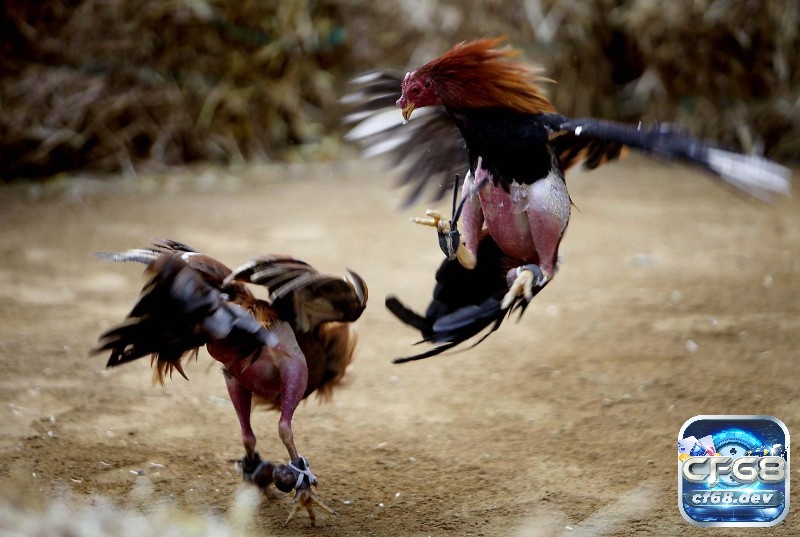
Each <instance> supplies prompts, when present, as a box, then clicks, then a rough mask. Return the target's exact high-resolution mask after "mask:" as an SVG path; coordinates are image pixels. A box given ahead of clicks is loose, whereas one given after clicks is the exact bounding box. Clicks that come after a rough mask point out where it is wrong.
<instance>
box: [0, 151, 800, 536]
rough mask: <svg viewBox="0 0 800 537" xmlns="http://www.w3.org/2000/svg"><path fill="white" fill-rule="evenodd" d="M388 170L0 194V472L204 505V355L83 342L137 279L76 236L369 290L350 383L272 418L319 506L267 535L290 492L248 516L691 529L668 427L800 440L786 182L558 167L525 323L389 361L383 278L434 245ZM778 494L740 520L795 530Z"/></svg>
mask: <svg viewBox="0 0 800 537" xmlns="http://www.w3.org/2000/svg"><path fill="white" fill-rule="evenodd" d="M392 182H393V179H392V178H391V176H389V175H388V174H386V173H385V172H384V171H382V168H381V167H380V166H378V165H377V164H375V163H363V162H358V161H352V162H344V163H333V164H320V165H314V166H278V165H275V166H258V167H248V168H244V169H241V170H238V171H231V170H217V169H200V170H192V171H186V172H180V173H175V174H172V175H170V176H164V177H161V176H155V175H154V176H148V177H139V178H138V179H137V180H134V179H124V178H118V179H113V178H112V179H109V180H105V181H96V180H90V179H78V180H75V181H67V180H66V179H64V180H60V181H54V182H51V183H49V184H46V185H27V186H26V185H13V186H4V187H2V188H0V229H1V230H2V232H0V364H1V365H2V373H3V374H2V378H0V387H1V388H0V402H1V403H2V406H0V412H1V413H2V420H1V421H0V480H2V481H1V482H0V483H2V486H3V488H4V489H6V490H9V488H10V487H23V489H22V490H33V491H35V492H36V493H37V494H38V495H40V496H42V497H44V498H45V499H47V500H50V499H53V498H56V497H59V496H61V495H63V494H64V493H65V491H71V496H72V498H73V499H74V501H78V502H82V501H83V502H88V501H90V500H89V499H90V498H92V497H93V496H95V495H99V496H103V497H106V498H109V499H110V500H112V501H113V502H115V503H117V504H119V505H122V506H125V507H128V508H131V509H138V510H142V511H149V510H153V509H156V508H158V506H160V505H164V504H175V505H177V506H179V507H181V508H184V509H187V510H189V511H191V512H196V513H214V514H218V515H220V516H225V514H226V512H227V511H228V509H229V507H230V505H231V502H232V498H233V495H234V493H235V491H236V490H237V488H238V487H239V485H240V477H239V476H238V475H237V473H236V472H235V470H234V464H233V462H232V461H233V460H234V459H237V458H239V457H240V456H241V454H242V448H241V443H240V439H239V429H238V423H237V420H236V418H235V414H234V412H233V408H232V406H231V405H230V403H229V402H228V399H227V393H226V390H225V386H224V383H223V381H222V378H221V375H220V373H219V371H218V368H217V367H216V365H215V363H214V362H213V361H212V360H211V359H210V358H209V357H208V355H207V354H205V353H204V352H203V353H201V355H200V360H199V361H198V362H197V363H190V364H189V366H188V368H187V373H188V375H189V377H190V379H191V380H190V382H186V381H184V380H183V379H181V378H177V377H176V379H174V380H173V381H172V382H169V383H168V384H167V386H166V387H164V388H162V387H160V386H153V385H152V384H151V375H150V371H149V364H148V363H147V361H146V360H142V361H141V363H134V364H131V365H129V366H127V367H122V368H119V369H117V370H114V371H105V370H104V364H105V359H106V357H105V356H91V357H90V356H88V354H87V353H88V350H89V349H90V348H91V347H92V345H93V344H94V343H95V341H96V340H97V336H98V335H99V334H100V332H102V331H103V330H104V329H107V328H108V327H110V326H111V325H112V324H114V323H117V322H119V321H120V320H122V318H123V317H124V316H125V314H126V313H127V311H128V310H129V308H130V307H131V305H132V304H133V301H134V300H135V298H136V296H137V295H138V290H139V287H140V285H141V282H142V279H141V267H140V266H138V265H137V266H134V265H122V264H107V263H102V262H99V261H97V260H96V259H94V258H93V257H92V255H91V252H93V251H95V250H101V249H112V250H114V249H126V248H129V247H135V246H139V245H144V244H147V243H148V242H149V241H150V239H151V238H156V237H169V238H174V239H178V240H181V241H184V242H186V243H188V244H190V245H192V246H194V247H195V248H198V249H200V250H202V251H203V252H206V253H208V254H211V255H213V256H215V257H217V258H219V259H221V260H222V261H224V262H226V263H227V264H228V265H238V264H239V263H243V262H245V261H247V260H248V258H249V257H250V256H251V255H254V254H258V253H267V252H282V253H291V254H293V255H296V256H298V257H301V258H303V259H305V260H307V261H309V262H311V263H312V264H314V265H315V266H316V267H317V268H319V269H321V270H323V271H326V272H331V273H343V271H344V269H345V267H350V268H352V269H354V270H355V271H357V272H359V273H360V274H361V275H362V276H363V277H364V278H365V279H366V281H367V282H368V284H369V295H370V302H369V305H368V308H367V310H366V312H365V313H364V315H363V317H362V318H361V320H359V322H358V323H356V327H357V330H358V333H359V336H360V339H359V347H358V352H357V358H356V361H355V362H354V364H353V365H352V367H351V369H350V370H349V375H348V379H349V381H348V383H347V385H346V386H345V387H343V388H342V389H340V390H339V391H337V392H336V393H335V394H334V398H333V400H332V401H331V402H330V403H326V404H318V402H317V400H316V399H312V400H310V401H308V402H307V403H305V404H303V405H301V407H300V408H299V409H298V412H297V414H296V415H295V435H296V436H295V437H296V441H297V445H298V448H299V450H300V452H301V453H302V454H303V455H305V456H306V457H307V458H308V459H309V461H310V462H311V464H312V467H313V469H314V471H315V473H316V474H317V476H318V477H319V480H320V486H319V488H318V493H319V495H320V496H321V497H322V498H323V499H325V500H326V501H327V502H329V503H330V504H331V505H333V506H335V508H336V509H337V510H338V511H339V513H340V516H338V517H334V516H329V515H326V514H325V513H320V515H319V521H318V525H317V527H316V528H315V529H312V528H310V527H309V525H308V520H307V518H306V517H305V516H304V515H303V516H301V517H300V518H299V519H298V520H295V521H293V522H292V523H291V524H290V525H288V526H287V527H284V526H283V525H282V523H283V520H284V518H285V516H286V515H287V513H288V511H289V498H288V497H281V498H277V499H269V500H267V499H265V501H263V502H262V504H261V506H260V507H259V508H258V512H257V521H256V523H255V526H256V530H257V531H256V534H269V535H282V536H283V535H285V536H292V535H308V534H315V535H331V536H332V535H337V536H338V535H374V536H383V535H392V536H394V535H404V536H425V535H485V536H497V535H533V534H537V535H542V534H543V535H556V534H561V533H562V532H564V533H565V534H567V535H600V534H608V535H678V534H681V535H700V534H705V533H708V532H709V531H710V530H704V529H700V528H695V527H693V526H690V525H689V524H688V523H687V522H685V521H684V520H683V518H682V517H681V515H680V513H679V511H678V506H677V494H676V493H677V475H676V449H675V446H676V439H677V435H678V430H679V428H680V427H681V425H682V424H683V422H684V421H685V420H687V419H688V418H690V417H692V416H694V415H697V414H769V415H774V416H777V417H779V418H780V419H781V420H783V421H784V422H785V423H786V424H787V426H788V428H789V431H790V432H793V433H794V432H796V431H800V404H798V396H800V385H798V381H797V376H796V371H797V367H798V360H799V359H800V350H799V349H800V300H799V299H798V297H800V257H798V252H800V198H798V197H795V198H793V199H790V200H780V201H779V202H778V204H777V205H775V206H768V205H764V204H761V203H756V202H752V201H750V200H747V199H744V198H743V197H741V196H739V195H737V194H735V193H732V192H731V191H730V190H728V189H725V188H720V187H719V186H717V185H715V184H713V183H712V182H711V181H708V180H706V179H705V178H704V176H702V175H700V174H698V173H695V172H693V171H691V170H689V169H687V168H684V167H681V166H667V165H662V164H653V163H651V162H649V161H646V160H643V159H639V158H634V157H631V158H629V159H628V160H627V161H625V162H623V163H622V164H616V165H612V166H607V167H605V168H604V169H602V170H599V171H596V172H592V173H583V172H577V173H573V174H572V175H571V177H570V178H569V183H570V185H571V193H572V198H573V200H574V202H575V203H576V205H577V209H576V210H575V211H574V214H573V218H572V222H571V224H570V228H569V230H568V232H567V236H566V238H565V240H564V242H563V243H562V251H561V253H562V256H563V263H562V266H561V269H560V272H559V274H558V276H557V277H556V279H555V280H554V282H553V283H552V284H551V285H549V286H548V288H547V289H546V290H545V291H544V292H543V293H541V294H540V295H539V296H538V297H537V298H536V300H535V301H534V303H533V304H532V306H531V307H530V308H529V309H528V311H527V313H526V315H525V317H524V318H523V319H522V320H521V321H520V322H519V323H514V322H511V323H507V324H506V325H504V326H503V327H502V328H501V329H500V331H499V332H498V333H496V334H494V335H493V336H492V337H490V338H489V339H487V340H486V341H485V342H484V343H482V344H481V345H480V346H478V347H476V348H474V349H471V350H467V351H464V352H460V353H454V354H449V355H443V356H439V357H437V358H434V359H429V360H425V361H423V362H417V363H411V364H405V365H393V364H392V363H391V359H392V358H393V357H396V356H402V355H407V354H409V353H411V352H414V351H416V350H418V349H419V347H415V348H412V347H411V346H410V345H411V344H412V343H413V342H414V341H415V340H416V335H417V334H415V333H414V332H413V331H412V330H411V329H409V328H407V327H405V326H404V325H402V324H400V323H399V322H398V321H396V320H395V319H394V318H393V317H391V316H390V314H389V313H388V311H387V310H386V309H385V307H384V305H383V300H384V297H385V296H386V295H387V294H397V295H398V296H399V297H401V298H402V299H403V300H404V301H406V302H407V303H409V304H410V305H413V306H414V307H416V308H417V309H418V310H422V309H423V308H424V306H425V304H426V300H427V298H428V297H429V295H430V291H431V288H432V281H433V272H434V270H435V268H436V266H437V265H438V263H439V261H440V259H441V257H440V256H441V253H440V251H439V249H438V247H437V244H436V238H435V234H434V232H433V231H432V230H430V229H429V228H422V227H419V226H413V225H412V224H410V223H409V222H408V219H409V217H410V216H416V215H418V214H421V213H422V212H423V211H424V209H425V208H427V205H425V204H422V205H418V206H416V207H415V208H414V209H413V210H410V211H398V210H396V207H397V206H398V204H399V201H400V199H401V198H402V195H403V193H402V191H399V190H395V189H393V188H392ZM438 206H439V207H440V208H441V209H443V210H444V211H447V210H448V208H447V203H441V204H438ZM276 425H277V416H276V415H275V414H273V413H270V412H261V413H258V414H257V415H256V416H255V419H254V427H255V428H256V434H258V435H259V451H260V452H261V454H262V455H263V456H264V457H265V458H272V459H279V460H281V461H283V460H284V459H285V456H286V454H285V451H284V449H283V447H282V445H281V444H280V442H279V440H278V438H277V427H276ZM798 472H800V471H798ZM793 477H795V478H796V474H795V475H794V476H793ZM792 480H793V481H795V483H796V481H797V480H796V479H792ZM792 489H793V490H792V495H791V504H792V508H791V509H790V513H789V515H788V517H787V519H786V520H785V521H784V522H782V523H781V524H780V525H779V526H777V527H774V528H771V529H769V530H765V531H763V533H769V534H771V535H772V534H775V535H796V534H798V533H800V522H798V520H800V518H799V517H798V515H797V514H796V513H795V512H793V511H796V510H797V509H800V497H798V487H796V486H795V487H792ZM142 491H144V493H143V492H142ZM713 533H714V534H715V535H728V534H731V535H745V534H749V533H750V532H749V531H748V530H739V531H736V530H714V531H713Z"/></svg>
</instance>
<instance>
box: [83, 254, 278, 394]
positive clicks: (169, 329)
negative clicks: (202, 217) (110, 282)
mask: <svg viewBox="0 0 800 537" xmlns="http://www.w3.org/2000/svg"><path fill="white" fill-rule="evenodd" d="M135 255H137V256H138V254H135ZM148 270H149V272H150V273H151V274H152V276H151V278H150V279H149V280H148V281H147V283H145V285H144V288H143V289H142V293H141V295H140V297H139V300H138V302H137V303H136V305H134V307H133V309H132V310H131V312H130V313H129V314H128V317H127V319H126V320H125V321H124V322H123V323H122V324H120V325H119V326H117V327H115V328H112V329H111V330H109V331H107V332H105V333H104V334H102V335H101V336H100V340H99V342H98V345H97V346H96V347H95V349H93V352H94V353H99V352H103V351H111V356H110V358H109V360H108V364H107V367H115V366H118V365H120V364H124V363H127V362H131V361H133V360H136V359H138V358H141V357H143V356H148V355H152V356H153V357H154V359H155V361H156V378H157V379H158V380H159V381H161V382H162V383H163V380H164V379H163V377H164V373H165V372H171V371H172V369H177V370H178V371H179V372H181V374H183V373H182V367H181V360H182V359H183V357H184V356H186V355H187V354H190V353H195V354H196V352H197V350H198V348H199V347H201V346H203V345H204V344H206V343H207V342H208V341H209V340H211V339H222V338H225V337H228V336H229V335H231V334H232V333H233V332H238V333H240V334H241V335H242V336H244V338H243V340H244V341H247V342H249V343H250V344H251V345H252V347H253V351H255V350H256V349H257V348H258V347H260V346H263V345H269V344H272V345H274V344H275V341H273V339H274V336H273V335H271V334H270V333H269V332H268V331H267V330H266V329H265V328H264V327H263V326H262V324H261V323H260V322H258V321H257V320H256V319H255V318H254V317H253V316H252V315H251V314H250V313H249V312H248V311H247V310H245V309H244V308H243V307H241V306H239V305H237V304H234V303H231V302H228V301H227V297H226V296H225V295H224V294H223V293H222V292H221V291H220V290H219V289H216V288H214V287H212V286H211V285H209V284H208V282H207V280H206V279H205V278H204V277H203V275H202V274H201V273H200V272H199V271H197V270H195V269H193V268H192V267H191V266H189V265H188V264H187V262H186V261H185V260H184V259H183V258H182V257H181V255H179V254H178V253H177V252H175V253H172V254H169V253H164V254H161V255H160V256H159V257H158V258H157V259H156V260H155V261H154V262H152V263H151V264H150V267H149V269H148Z"/></svg>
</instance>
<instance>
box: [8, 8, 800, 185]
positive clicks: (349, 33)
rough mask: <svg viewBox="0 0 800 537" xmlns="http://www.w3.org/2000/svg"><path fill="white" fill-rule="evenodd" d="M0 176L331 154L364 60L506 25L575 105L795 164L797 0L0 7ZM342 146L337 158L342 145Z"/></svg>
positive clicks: (438, 47)
mask: <svg viewBox="0 0 800 537" xmlns="http://www.w3.org/2000/svg"><path fill="white" fill-rule="evenodd" d="M2 5H3V7H2V8H0V9H2V20H0V72H1V73H2V82H1V83H0V177H1V178H2V179H3V180H13V179H31V178H45V177H51V176H54V175H58V174H63V173H65V172H75V171H78V170H80V171H91V172H98V173H118V172H122V173H124V174H135V173H136V172H138V171H140V170H142V169H152V168H156V169H159V168H165V167H169V166H174V165H184V164H187V163H193V162H210V163H219V164H226V165H227V164H239V163H244V162H253V161H258V162H263V161H274V160H280V161H290V162H297V161H308V160H319V159H332V158H338V157H340V156H341V155H342V154H343V153H342V152H343V150H344V149H345V148H344V147H343V145H342V142H341V126H340V125H341V124H340V119H341V117H342V114H343V110H342V107H341V105H340V104H339V98H340V97H341V96H342V95H343V94H344V93H346V90H347V85H346V82H347V80H348V79H349V78H350V77H352V76H353V75H355V74H358V73H359V72H361V71H364V70H368V69H373V68H389V67H391V68H400V69H404V68H407V67H411V66H416V65H420V64H422V63H424V62H426V61H427V60H429V59H431V58H433V57H435V56H437V55H439V54H441V53H442V52H443V51H445V50H447V49H448V48H449V47H450V46H452V45H453V44H454V43H456V42H458V41H460V40H465V39H472V38H475V37H481V36H489V35H507V36H508V37H509V41H510V43H512V44H513V45H514V46H516V47H519V48H521V49H522V50H523V52H524V54H525V57H526V58H527V59H528V60H529V61H530V62H532V63H536V64H540V65H541V66H542V67H543V68H544V70H545V74H546V76H548V77H551V78H553V79H554V80H556V81H557V84H553V85H550V86H549V87H548V88H547V91H548V93H549V94H550V96H551V98H552V100H553V101H554V103H555V104H556V106H557V108H558V109H559V110H560V111H561V112H563V113H566V114H570V115H575V116H584V115H594V116H602V117H605V118H610V119H620V120H625V121H639V120H644V121H663V122H677V123H680V124H682V125H684V126H686V127H688V128H689V129H690V130H691V131H692V132H694V133H695V134H696V135H699V136H702V137H707V138H713V139H716V140H718V141H719V142H721V143H723V144H725V145H728V146H731V147H735V148H739V149H742V150H744V151H748V152H750V151H756V152H765V153H766V154H767V155H768V156H770V157H772V158H774V159H776V160H779V161H781V162H784V163H789V162H792V161H796V160H798V157H800V69H799V67H800V54H797V51H798V50H800V35H799V33H800V2H798V1H797V0H789V1H782V0H672V1H670V2H662V1H660V0H515V1H506V0H493V1H482V0H481V1H477V0H467V1H461V0H458V1H456V0H452V1H443V0H398V1H395V2H372V1H367V0H281V1H255V0H253V1H247V0H244V1H222V0H219V1H214V0H136V1H132V0H42V1H39V2H28V1H26V0H6V1H5V2H4V3H3V4H2ZM345 154H346V153H345Z"/></svg>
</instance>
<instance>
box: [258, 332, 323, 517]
mask: <svg viewBox="0 0 800 537" xmlns="http://www.w3.org/2000/svg"><path fill="white" fill-rule="evenodd" d="M272 330H273V331H274V332H275V334H276V335H277V336H278V338H279V342H278V344H277V345H276V346H275V347H274V348H273V349H272V360H273V363H274V364H275V367H276V368H277V369H278V371H279V373H280V377H281V416H280V418H279V420H278V435H279V436H280V439H281V442H283V445H284V446H286V450H287V451H288V453H289V460H290V461H291V462H290V463H289V464H288V465H278V466H276V468H275V472H274V473H273V479H274V481H275V485H276V486H277V487H278V489H279V490H282V491H283V492H289V491H290V490H292V489H295V490H296V491H297V492H296V494H295V497H294V499H293V500H292V503H293V506H292V510H291V512H290V513H289V517H288V518H287V519H286V523H287V524H288V523H289V522H290V521H291V520H292V519H293V518H294V515H295V514H296V513H297V511H298V510H299V509H300V507H305V509H306V511H308V518H309V520H310V521H311V524H314V522H315V520H316V517H315V516H314V509H313V506H314V504H317V505H319V506H320V507H322V508H323V509H325V510H326V511H328V512H330V513H333V514H337V513H336V511H334V510H333V509H331V508H330V507H328V506H327V505H325V504H324V503H323V502H322V501H320V500H319V499H318V498H317V497H316V496H314V493H313V492H312V491H311V486H312V485H314V486H316V484H317V478H316V476H315V475H314V474H313V473H312V472H311V467H310V466H309V465H308V461H306V459H305V457H302V456H301V455H299V454H298V452H297V448H296V447H295V444H294V433H292V416H294V411H295V410H296V409H297V405H299V404H300V401H301V400H302V399H303V397H304V396H305V392H306V386H307V383H308V365H307V364H306V358H305V356H304V355H303V352H302V351H301V350H300V347H299V346H298V344H297V340H296V338H295V336H294V332H293V331H292V329H291V327H290V326H289V325H288V324H287V323H285V322H282V321H279V322H278V323H276V324H275V326H274V328H273V329H272Z"/></svg>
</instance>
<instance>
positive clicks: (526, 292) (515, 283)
mask: <svg viewBox="0 0 800 537" xmlns="http://www.w3.org/2000/svg"><path fill="white" fill-rule="evenodd" d="M506 280H507V281H508V282H509V289H508V292H507V293H506V294H505V296H504V297H503V301H502V302H501V303H500V308H501V309H504V310H505V309H508V308H509V307H510V306H511V305H512V304H513V303H514V301H515V300H516V299H517V297H523V299H524V300H525V302H530V301H531V300H533V287H534V286H536V287H544V285H545V284H546V283H547V282H548V281H549V280H550V276H549V275H548V274H547V273H545V272H544V271H543V270H542V269H541V267H539V266H538V265H523V266H521V267H517V268H514V269H511V270H509V271H508V274H507V275H506Z"/></svg>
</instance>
